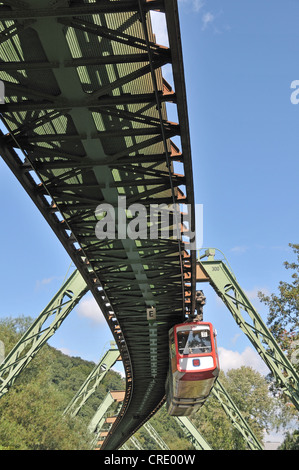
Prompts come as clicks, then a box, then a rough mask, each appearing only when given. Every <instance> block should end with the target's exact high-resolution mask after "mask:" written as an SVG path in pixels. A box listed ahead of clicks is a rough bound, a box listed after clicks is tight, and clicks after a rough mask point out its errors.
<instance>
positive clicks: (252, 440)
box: [212, 379, 263, 450]
mask: <svg viewBox="0 0 299 470" xmlns="http://www.w3.org/2000/svg"><path fill="white" fill-rule="evenodd" d="M212 393H213V395H214V396H215V397H216V398H217V400H218V401H219V402H220V403H221V405H222V408H223V409H224V411H225V412H226V414H227V416H228V417H229V418H230V420H231V422H232V424H233V425H234V426H235V428H236V429H238V431H239V432H240V433H241V434H242V436H243V437H244V439H245V441H246V442H247V444H248V446H249V447H250V449H251V450H263V447H262V445H261V443H260V442H259V440H258V439H257V437H256V436H255V434H254V432H253V431H252V429H251V428H250V426H249V424H248V423H247V422H246V421H245V419H244V418H243V416H242V414H241V412H240V410H239V409H238V407H237V406H236V404H235V403H234V401H233V400H232V399H231V397H230V396H229V395H228V393H227V392H226V390H225V388H224V387H223V385H222V384H221V382H220V381H219V379H218V380H217V381H216V382H215V384H214V387H213V389H212Z"/></svg>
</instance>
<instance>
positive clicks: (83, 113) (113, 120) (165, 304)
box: [0, 0, 195, 450]
mask: <svg viewBox="0 0 299 470" xmlns="http://www.w3.org/2000/svg"><path fill="white" fill-rule="evenodd" d="M151 10H156V11H159V12H160V13H159V14H165V17H166V21H167V29H168V36H169V48H168V47H164V46H159V45H158V44H156V41H155V36H154V35H153V32H152V27H151V20H150V11H151ZM166 64H170V66H171V67H172V72H173V80H174V90H173V89H172V88H171V87H170V86H169V84H168V83H167V82H166V81H165V80H164V79H163V76H162V67H163V66H164V65H166ZM182 64H183V60H182V52H181V44H180V31H179V20H178V11H177V4H176V1H175V0H165V1H160V0H148V1H146V0H113V1H108V0H101V1H96V0H85V1H82V0H81V1H75V2H73V1H69V0H55V1H54V0H52V1H50V0H43V1H40V0H26V1H23V0H7V1H3V2H0V79H1V80H2V81H3V82H4V84H5V104H4V105H0V112H1V116H2V122H3V123H5V126H6V130H7V131H4V132H3V133H1V141H0V153H1V156H2V158H3V159H4V160H5V162H6V163H7V165H8V166H9V167H10V169H11V170H12V171H13V173H14V174H15V176H16V177H17V178H18V180H19V182H20V183H21V184H22V186H23V187H24V189H25V190H26V191H27V193H28V194H29V195H30V197H31V198H32V200H33V201H34V203H35V204H36V206H37V207H38V208H39V210H40V211H41V213H42V215H43V216H44V217H45V219H46V220H47V221H48V223H49V225H50V226H51V228H52V229H53V231H54V232H55V233H56V235H57V237H58V238H59V240H60V241H61V243H62V244H63V246H64V247H65V249H66V250H67V252H68V253H69V255H70V257H71V259H72V260H73V261H74V263H75V265H76V266H77V268H78V269H79V271H80V272H81V274H82V276H83V277H84V279H85V280H86V282H87V284H88V287H89V288H90V290H91V291H92V293H93V295H94V297H95V299H96V300H97V302H98V304H99V306H100V307H101V309H102V311H103V314H104V315H105V318H106V320H107V322H108V324H109V326H110V328H111V331H112V334H113V335H114V338H115V340H116V342H117V345H118V348H119V351H120V354H121V356H122V360H123V364H124V368H125V372H126V393H125V400H124V404H123V407H122V410H121V412H120V414H119V416H118V418H117V420H116V421H115V423H114V425H113V427H112V429H111V431H110V433H109V435H108V436H107V438H106V439H105V441H104V444H103V446H102V449H104V450H111V449H117V448H119V447H120V446H121V445H122V444H123V443H124V442H125V441H126V440H127V439H128V438H129V437H130V435H132V434H133V433H134V432H135V431H136V430H137V429H138V428H139V427H140V426H141V425H142V424H143V423H144V422H146V421H147V419H149V417H150V416H151V415H152V414H153V413H155V411H156V410H157V409H158V408H159V407H160V406H161V405H162V404H163V402H164V395H165V380H166V376H167V369H168V341H167V337H168V330H169V329H170V328H171V326H173V325H174V324H175V323H178V322H181V321H182V320H184V318H185V312H186V308H187V311H188V312H189V313H190V312H192V311H193V310H194V305H193V303H192V302H191V299H194V298H195V296H194V289H195V251H192V250H191V251H190V250H189V249H188V247H189V246H188V244H187V241H188V233H187V234H186V235H187V238H186V239H183V238H182V237H181V233H183V231H184V230H185V228H184V225H183V224H181V223H179V224H178V230H179V237H177V238H176V237H175V236H174V235H175V234H176V232H175V231H172V232H171V233H173V234H174V235H173V236H171V237H168V238H163V237H162V236H161V233H160V235H159V237H158V238H155V239H153V237H152V238H151V237H150V235H149V232H147V234H146V236H142V237H141V238H137V239H134V237H132V236H131V237H128V236H124V235H123V233H122V231H123V225H121V220H120V217H121V216H120V215H119V214H120V213H119V212H118V210H119V209H118V208H119V202H120V201H125V203H126V207H129V206H131V205H132V204H136V203H138V204H142V207H143V208H145V209H146V217H147V228H148V229H149V227H150V225H151V223H152V219H151V220H150V217H149V215H150V209H151V208H152V207H153V205H154V204H166V205H171V204H174V203H175V204H180V208H183V210H185V211H186V210H187V211H189V221H190V225H189V227H187V228H189V231H191V233H194V231H195V227H194V224H195V220H194V213H193V212H194V200H193V180H192V178H193V177H192V165H191V152H190V141H189V129H188V117H187V106H186V93H185V83H184V72H183V65H182ZM167 103H171V106H173V107H175V110H176V114H177V121H178V122H177V123H173V122H170V121H168V118H167V110H166V108H167V106H168V105H167ZM173 138H176V139H177V140H178V141H179V142H180V144H176V145H175V144H174V143H173V142H172V141H171V139H173ZM179 147H180V148H179ZM176 165H177V166H179V167H180V173H177V171H176ZM120 197H122V199H119V198H120ZM124 198H125V199H124ZM104 203H105V204H109V205H110V207H111V206H112V207H113V208H115V210H116V219H115V222H116V230H115V234H111V233H110V236H109V238H106V239H99V238H98V236H97V234H96V226H97V223H98V222H99V221H101V217H103V214H104V215H105V213H103V214H102V215H101V211H99V210H97V208H98V206H99V205H101V204H104ZM136 210H137V211H138V210H141V209H140V208H139V209H138V208H136ZM127 216H128V219H129V221H130V220H131V221H132V220H133V218H132V214H131V215H130V213H127ZM130 217H131V219H130ZM155 220H156V219H155ZM177 221H178V220H177V219H176V218H175V217H170V221H169V224H168V227H164V229H167V228H170V229H173V227H174V226H175V225H176V223H177ZM160 225H161V224H160ZM149 307H155V308H156V313H157V317H156V320H155V321H148V318H147V308H149Z"/></svg>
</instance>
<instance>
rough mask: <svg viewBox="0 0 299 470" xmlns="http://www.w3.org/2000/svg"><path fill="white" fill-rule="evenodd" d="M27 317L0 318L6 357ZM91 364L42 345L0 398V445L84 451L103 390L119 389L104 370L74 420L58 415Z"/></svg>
mask: <svg viewBox="0 0 299 470" xmlns="http://www.w3.org/2000/svg"><path fill="white" fill-rule="evenodd" d="M31 323H32V319H24V318H23V317H21V318H19V319H8V318H6V319H4V320H1V321H0V338H1V340H2V341H3V342H4V344H5V351H6V355H7V354H8V353H9V351H10V349H11V348H12V347H13V346H14V345H15V344H16V343H17V341H18V340H19V339H20V336H21V335H22V334H23V333H24V332H25V331H26V330H27V329H28V327H29V326H30V325H31ZM94 366H95V364H94V363H92V362H88V361H84V360H82V359H81V358H78V357H69V356H66V355H64V354H62V353H61V352H60V351H57V350H56V349H55V348H52V347H50V346H48V345H45V346H44V347H43V348H42V349H41V350H40V351H39V352H38V354H37V355H36V357H35V358H34V359H33V360H32V361H31V362H30V363H29V364H28V366H27V367H26V369H25V370H24V371H23V372H22V373H21V374H20V375H19V376H18V378H17V380H16V381H15V383H14V385H13V387H12V388H11V389H10V390H9V392H8V393H7V394H6V395H4V396H3V397H2V398H1V400H0V449H1V448H2V449H13V450H87V449H90V448H91V436H90V434H89V433H88V431H87V426H88V424H89V422H90V420H91V418H92V417H93V416H94V414H95V411H96V410H97V408H98V406H99V405H100V403H101V401H102V399H103V398H104V396H105V395H106V393H107V391H108V390H110V389H111V388H114V389H115V388H118V389H123V388H124V383H123V379H122V378H121V376H120V375H119V374H118V373H116V372H114V371H110V372H108V373H107V375H106V376H105V378H104V380H103V381H102V383H101V385H100V386H99V387H98V390H97V392H96V393H94V394H93V395H92V397H91V398H90V399H89V400H88V401H87V403H86V404H85V405H84V407H83V408H82V413H80V414H79V415H78V416H76V417H75V418H70V417H66V416H64V417H63V416H62V413H63V411H64V409H65V408H66V406H67V405H68V403H69V402H70V400H71V399H72V398H73V396H74V394H75V393H76V392H77V391H78V389H79V388H80V386H81V385H82V383H83V382H84V381H85V379H86V378H87V376H88V375H89V374H90V372H91V371H92V370H93V368H94Z"/></svg>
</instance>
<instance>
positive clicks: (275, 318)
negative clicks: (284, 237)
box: [258, 243, 299, 371]
mask: <svg viewBox="0 0 299 470" xmlns="http://www.w3.org/2000/svg"><path fill="white" fill-rule="evenodd" d="M289 246H290V247H291V248H292V249H293V251H294V253H295V254H296V256H297V260H296V261H295V262H293V263H289V262H288V261H286V262H285V263H284V266H285V268H286V269H288V270H291V272H292V275H291V277H292V282H284V281H280V282H279V285H278V293H277V294H271V295H265V294H263V293H262V292H259V294H258V295H259V298H260V300H261V301H262V302H263V303H265V304H266V305H267V307H268V308H269V315H268V326H269V328H270V330H271V332H272V334H273V335H274V336H275V338H276V339H277V341H278V343H279V344H280V347H281V348H282V349H283V350H284V351H285V352H286V354H287V355H288V356H289V358H290V359H291V361H292V362H293V365H294V367H296V368H297V370H298V371H299V360H298V354H297V356H296V354H295V351H294V347H296V349H297V350H299V341H298V340H299V245H295V244H291V243H290V244H289ZM294 359H296V360H294Z"/></svg>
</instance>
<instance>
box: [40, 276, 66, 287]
mask: <svg viewBox="0 0 299 470" xmlns="http://www.w3.org/2000/svg"><path fill="white" fill-rule="evenodd" d="M57 279H60V278H59V277H57V276H52V277H48V278H45V279H42V280H41V281H40V280H38V281H36V283H35V289H36V290H39V289H41V288H42V287H44V286H47V285H48V284H51V282H53V281H56V280H57Z"/></svg>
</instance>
